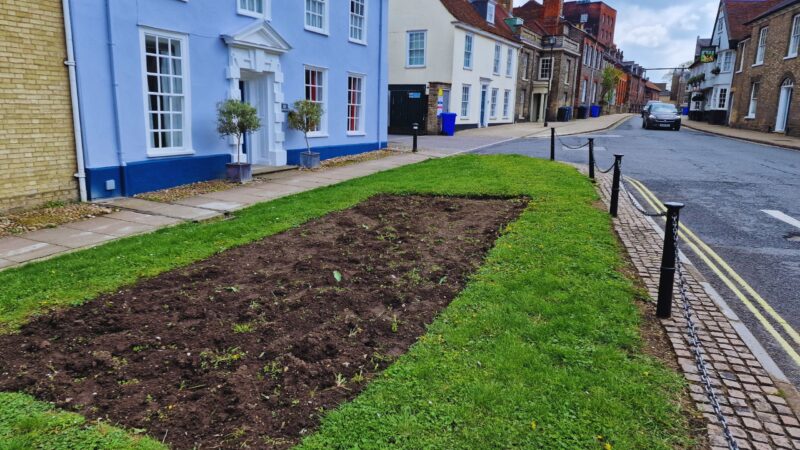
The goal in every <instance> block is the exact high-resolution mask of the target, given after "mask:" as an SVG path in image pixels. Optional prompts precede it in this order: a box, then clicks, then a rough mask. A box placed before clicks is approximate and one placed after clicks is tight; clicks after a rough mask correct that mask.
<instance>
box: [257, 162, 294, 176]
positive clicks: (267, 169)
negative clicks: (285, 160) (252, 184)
mask: <svg viewBox="0 0 800 450" xmlns="http://www.w3.org/2000/svg"><path fill="white" fill-rule="evenodd" d="M290 170H297V166H257V165H253V176H260V175H270V174H273V173H280V172H288V171H290Z"/></svg>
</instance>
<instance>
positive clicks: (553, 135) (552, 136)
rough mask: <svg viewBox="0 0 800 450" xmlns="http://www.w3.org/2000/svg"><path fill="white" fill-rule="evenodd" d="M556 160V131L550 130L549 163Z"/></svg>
mask: <svg viewBox="0 0 800 450" xmlns="http://www.w3.org/2000/svg"><path fill="white" fill-rule="evenodd" d="M555 160H556V129H555V128H550V161H555Z"/></svg>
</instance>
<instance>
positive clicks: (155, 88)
mask: <svg viewBox="0 0 800 450" xmlns="http://www.w3.org/2000/svg"><path fill="white" fill-rule="evenodd" d="M71 3H72V5H71V6H72V14H71V22H72V32H73V35H74V40H73V41H74V47H75V60H76V67H77V99H78V104H79V106H80V111H81V118H82V121H83V128H82V131H81V133H82V137H83V154H84V156H85V171H86V177H87V178H86V183H87V189H88V193H89V197H90V198H92V199H97V198H103V197H113V196H120V195H133V194H136V193H139V192H144V191H150V190H154V189H160V188H166V187H171V186H175V185H179V184H184V183H189V182H195V181H201V180H208V179H213V178H219V177H222V176H224V173H225V164H226V163H228V162H230V161H231V160H232V155H233V154H235V150H236V146H235V142H234V141H233V140H228V139H221V138H220V137H219V136H218V133H217V131H216V107H217V104H218V103H219V102H221V101H224V100H226V99H231V98H232V99H243V100H245V101H247V102H248V103H250V104H252V105H253V106H255V107H256V109H257V110H258V113H259V116H260V117H261V120H262V124H263V126H262V128H261V130H259V131H258V132H256V133H254V134H252V135H251V136H249V137H248V139H247V140H246V145H245V153H246V158H247V160H248V161H249V162H251V163H252V164H254V165H263V166H282V165H286V164H295V163H297V161H298V159H299V154H300V152H301V151H302V150H304V149H305V142H304V140H303V136H302V134H301V133H299V132H296V131H292V130H290V129H289V128H288V127H287V124H286V117H287V111H288V108H289V106H290V105H291V104H292V103H293V102H295V101H296V100H302V99H305V100H310V101H313V102H318V103H320V104H322V107H323V109H324V111H325V113H324V116H323V120H322V123H321V125H320V126H319V127H318V129H317V130H316V131H314V132H313V133H311V136H310V138H311V139H310V140H311V145H312V146H313V147H314V148H315V150H316V151H319V152H320V153H321V154H322V158H323V159H324V158H330V157H335V156H340V155H346V154H354V153H359V152H364V151H370V150H375V149H378V148H381V147H384V146H385V143H386V140H387V136H386V127H387V113H386V111H387V104H386V96H385V94H384V93H385V91H386V85H387V81H388V78H387V70H386V67H387V65H386V59H385V52H386V44H387V42H386V31H387V20H388V19H387V13H388V10H387V0H305V1H284V0H278V1H276V0H184V1H179V0H80V1H76V0H72V2H71ZM37 5H38V3H37ZM65 91H66V90H65Z"/></svg>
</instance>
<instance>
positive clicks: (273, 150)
mask: <svg viewBox="0 0 800 450" xmlns="http://www.w3.org/2000/svg"><path fill="white" fill-rule="evenodd" d="M222 38H223V39H224V40H225V43H227V44H228V49H229V65H228V69H227V78H228V81H229V89H228V98H233V99H240V98H242V92H241V91H240V89H239V81H242V80H244V81H246V82H247V83H246V84H247V85H249V86H250V88H248V90H249V91H251V92H247V93H245V94H246V98H247V99H248V101H250V102H251V103H252V104H253V106H255V107H256V109H258V110H259V116H260V117H261V119H262V124H261V126H262V130H261V131H259V132H258V133H254V134H253V136H251V145H250V149H249V151H248V158H249V161H250V162H251V163H253V164H265V165H270V166H285V165H286V149H285V148H284V146H283V143H284V142H285V140H286V136H285V132H284V131H283V124H284V121H285V117H284V113H283V111H282V108H281V105H282V104H283V101H284V94H283V70H282V69H281V61H280V55H282V54H283V53H286V52H287V51H289V50H291V46H289V44H288V43H287V42H286V41H285V40H284V39H283V38H282V37H281V36H280V35H279V34H278V33H277V32H276V31H275V30H274V29H273V28H272V27H270V26H269V24H268V23H267V22H256V23H254V24H253V25H251V26H249V27H247V28H245V29H243V30H241V31H239V32H237V33H235V34H232V35H223V36H222ZM230 143H231V153H232V154H235V153H236V144H235V142H230Z"/></svg>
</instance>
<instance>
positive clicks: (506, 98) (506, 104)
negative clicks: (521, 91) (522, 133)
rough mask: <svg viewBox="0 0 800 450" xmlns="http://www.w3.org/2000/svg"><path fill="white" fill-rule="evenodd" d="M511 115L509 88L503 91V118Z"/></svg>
mask: <svg viewBox="0 0 800 450" xmlns="http://www.w3.org/2000/svg"><path fill="white" fill-rule="evenodd" d="M510 117H511V89H506V90H505V91H504V92H503V119H508V118H510Z"/></svg>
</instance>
